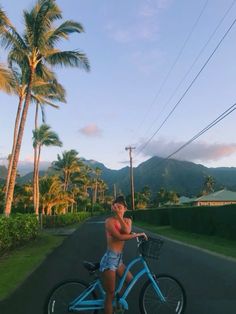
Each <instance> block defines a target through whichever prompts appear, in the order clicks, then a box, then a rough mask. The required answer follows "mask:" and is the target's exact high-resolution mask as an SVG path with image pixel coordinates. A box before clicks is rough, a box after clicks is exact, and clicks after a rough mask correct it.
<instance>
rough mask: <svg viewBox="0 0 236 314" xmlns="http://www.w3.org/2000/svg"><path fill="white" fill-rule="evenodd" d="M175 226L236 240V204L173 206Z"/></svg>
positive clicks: (171, 212)
mask: <svg viewBox="0 0 236 314" xmlns="http://www.w3.org/2000/svg"><path fill="white" fill-rule="evenodd" d="M169 213H170V224H171V226H172V227H173V228H175V229H179V230H184V231H188V232H192V233H199V234H206V235H216V236H220V237H224V238H227V239H231V240H236V205H226V206H202V207H186V208H183V207H182V208H177V207H175V208H171V209H169Z"/></svg>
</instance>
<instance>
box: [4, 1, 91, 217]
mask: <svg viewBox="0 0 236 314" xmlns="http://www.w3.org/2000/svg"><path fill="white" fill-rule="evenodd" d="M59 19H62V13H61V11H60V9H59V7H58V6H57V4H56V2H55V1H54V0H38V1H37V3H36V5H35V6H34V7H33V9H32V10H31V11H30V12H29V11H24V21H25V32H24V35H23V36H20V34H19V33H18V32H17V31H16V30H15V28H13V27H10V26H9V27H8V29H7V31H6V32H3V34H2V38H3V43H5V46H6V48H8V47H10V52H9V58H10V60H13V61H14V62H16V63H17V64H19V65H20V66H21V67H23V68H25V69H27V73H28V80H27V92H26V97H25V101H24V107H23V111H22V115H21V121H20V126H19V131H18V136H17V141H16V147H15V153H14V156H13V162H12V171H11V176H10V181H9V188H8V193H7V198H6V205H5V214H6V215H9V214H10V212H11V204H12V198H13V193H14V185H15V179H16V171H17V164H18V160H19V154H20V149H21V143H22V138H23V134H24V128H25V123H26V118H27V114H28V108H29V104H30V100H31V92H32V86H33V80H34V77H35V75H38V76H40V77H42V78H44V79H46V78H47V75H48V69H47V65H51V66H55V65H61V66H70V67H81V68H83V69H85V70H87V71H88V70H89V62H88V59H87V57H86V55H85V54H84V53H81V52H79V51H77V50H74V51H62V50H60V49H58V48H56V44H57V42H58V41H60V40H61V39H68V36H69V35H70V34H71V33H81V32H83V31H84V30H83V27H82V26H81V24H79V23H77V22H74V21H65V22H64V23H62V24H61V25H59V26H58V27H54V25H53V22H54V21H56V20H59Z"/></svg>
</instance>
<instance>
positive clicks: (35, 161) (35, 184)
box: [33, 102, 39, 215]
mask: <svg viewBox="0 0 236 314" xmlns="http://www.w3.org/2000/svg"><path fill="white" fill-rule="evenodd" d="M38 107H39V104H38V102H37V104H36V110H35V118H34V129H35V130H36V129H37V128H38ZM37 149H38V147H37V145H36V146H35V147H34V174H33V201H34V212H35V213H36V212H37V209H36V207H37V172H36V171H37V169H36V167H37V157H38V156H37V154H38V151H37ZM36 215H38V213H36Z"/></svg>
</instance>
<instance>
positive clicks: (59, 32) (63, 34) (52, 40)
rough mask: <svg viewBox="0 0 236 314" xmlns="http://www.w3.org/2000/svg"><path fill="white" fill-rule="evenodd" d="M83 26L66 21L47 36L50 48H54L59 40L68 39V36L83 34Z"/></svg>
mask: <svg viewBox="0 0 236 314" xmlns="http://www.w3.org/2000/svg"><path fill="white" fill-rule="evenodd" d="M83 32H84V28H83V26H82V25H81V24H80V23H78V22H74V21H70V20H68V21H65V22H64V23H62V24H61V25H60V26H59V27H57V28H56V29H54V30H50V31H49V33H48V34H47V38H48V39H47V43H48V45H49V46H51V47H53V46H54V45H55V44H56V43H57V42H58V41H59V40H61V39H62V38H63V39H68V38H69V37H68V35H69V34H72V33H83Z"/></svg>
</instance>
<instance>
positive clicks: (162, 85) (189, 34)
mask: <svg viewBox="0 0 236 314" xmlns="http://www.w3.org/2000/svg"><path fill="white" fill-rule="evenodd" d="M208 2H209V0H206V1H205V3H204V5H203V7H202V9H201V11H200V14H199V15H198V17H197V19H196V21H195V23H194V24H193V26H192V28H191V30H190V32H189V33H188V35H187V37H186V39H185V41H184V43H183V45H182V47H181V49H180V51H179V53H178V55H177V57H176V58H175V60H174V62H173V64H172V65H171V67H170V69H169V71H168V73H167V74H166V76H165V77H164V80H163V81H162V83H161V86H160V87H159V89H158V92H157V93H156V95H155V97H154V99H153V101H152V102H151V104H150V106H149V108H148V110H147V111H146V114H145V116H144V118H143V120H142V121H141V123H140V124H139V126H138V127H137V129H140V128H141V126H142V125H143V123H144V121H145V120H146V118H147V116H148V113H149V112H150V110H151V109H152V107H153V105H154V103H155V102H156V100H157V99H158V97H159V95H160V93H161V91H162V89H163V87H164V86H165V84H166V82H167V80H168V78H169V77H170V75H171V73H172V71H173V70H174V68H175V66H176V64H177V62H178V61H179V59H180V57H181V55H182V54H183V51H184V48H185V47H186V45H187V43H188V42H189V40H190V38H191V36H192V34H193V32H194V30H195V28H196V26H197V24H198V23H199V20H200V18H201V16H202V15H203V13H204V11H205V9H206V7H207V4H208ZM134 133H136V132H134ZM131 141H132V139H131Z"/></svg>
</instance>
